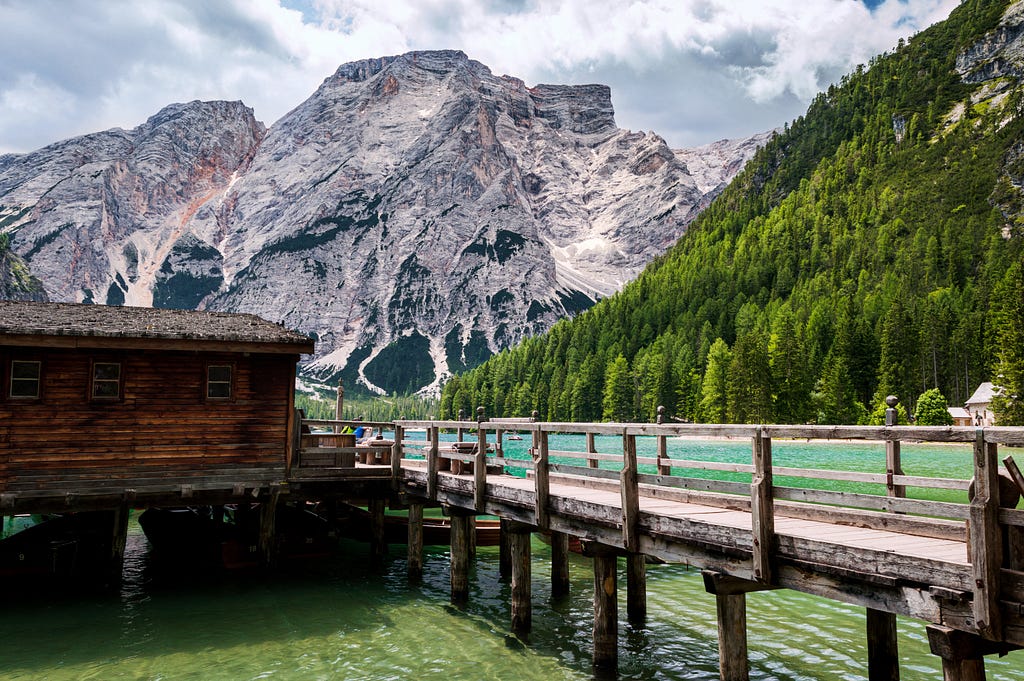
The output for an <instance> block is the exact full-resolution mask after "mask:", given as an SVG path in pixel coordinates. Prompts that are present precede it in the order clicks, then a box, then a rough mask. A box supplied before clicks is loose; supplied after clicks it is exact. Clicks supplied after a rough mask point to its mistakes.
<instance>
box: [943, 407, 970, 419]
mask: <svg viewBox="0 0 1024 681" xmlns="http://www.w3.org/2000/svg"><path fill="white" fill-rule="evenodd" d="M946 411H948V412H949V415H950V417H952V418H955V419H969V418H971V412H969V411H967V410H966V409H964V408H963V407H947V408H946Z"/></svg>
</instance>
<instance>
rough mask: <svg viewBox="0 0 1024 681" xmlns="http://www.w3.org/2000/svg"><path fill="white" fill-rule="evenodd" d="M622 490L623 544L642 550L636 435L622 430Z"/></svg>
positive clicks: (632, 548) (634, 549)
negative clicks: (639, 533)
mask: <svg viewBox="0 0 1024 681" xmlns="http://www.w3.org/2000/svg"><path fill="white" fill-rule="evenodd" d="M619 484H620V487H621V491H622V545H623V546H624V547H625V548H626V550H627V551H633V552H636V551H639V550H640V537H639V535H638V532H639V529H640V528H639V520H640V488H639V485H638V483H637V470H636V435H632V434H628V433H626V431H625V430H623V431H622V472H621V473H620V474H619Z"/></svg>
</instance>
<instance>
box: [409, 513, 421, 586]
mask: <svg viewBox="0 0 1024 681" xmlns="http://www.w3.org/2000/svg"><path fill="white" fill-rule="evenodd" d="M408 548H409V553H408V559H407V572H408V576H409V581H410V582H418V581H420V580H421V579H423V504H409V547H408Z"/></svg>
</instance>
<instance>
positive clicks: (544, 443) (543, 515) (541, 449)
mask: <svg viewBox="0 0 1024 681" xmlns="http://www.w3.org/2000/svg"><path fill="white" fill-rule="evenodd" d="M532 451H533V481H534V491H535V497H534V499H535V502H534V503H535V504H536V505H535V508H534V518H535V519H536V524H537V527H539V528H540V529H541V530H547V529H548V528H549V527H550V519H549V516H548V506H549V503H550V500H549V496H550V479H549V473H548V434H547V432H546V431H543V430H540V429H539V428H538V429H536V430H534V431H533V448H532Z"/></svg>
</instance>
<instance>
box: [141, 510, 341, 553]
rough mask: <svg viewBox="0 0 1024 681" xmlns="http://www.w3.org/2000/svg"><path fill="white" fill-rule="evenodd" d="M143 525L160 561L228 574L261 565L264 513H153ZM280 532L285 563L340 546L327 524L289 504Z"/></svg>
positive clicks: (282, 514)
mask: <svg viewBox="0 0 1024 681" xmlns="http://www.w3.org/2000/svg"><path fill="white" fill-rule="evenodd" d="M139 525H140V526H141V527H142V531H143V532H145V534H146V539H148V540H149V543H150V545H151V546H152V548H153V551H154V553H155V554H156V555H157V556H159V557H160V558H161V559H164V560H169V561H175V562H193V563H201V564H208V565H213V566H220V567H223V568H226V569H237V568H246V567H254V566H256V565H258V564H259V509H258V508H255V507H254V508H253V509H250V511H249V512H248V513H246V514H239V513H237V512H236V509H234V508H233V507H230V506H229V507H225V513H224V516H223V518H218V517H215V516H214V514H213V513H212V510H211V509H210V508H207V507H199V508H195V507H192V508H150V509H147V510H146V511H145V512H144V513H143V514H142V515H140V516H139ZM275 530H276V533H277V540H278V555H279V556H280V557H281V558H286V559H289V558H307V557H315V556H324V555H328V554H330V553H331V552H332V551H333V550H334V549H335V548H336V547H337V543H338V537H337V533H336V532H335V531H334V530H333V529H332V528H330V526H329V525H328V524H327V521H326V520H324V519H323V518H321V517H320V516H319V515H317V514H316V513H313V512H312V511H311V510H309V509H307V508H305V507H299V506H293V505H290V504H285V505H281V506H279V507H278V509H277V517H276V519H275Z"/></svg>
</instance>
